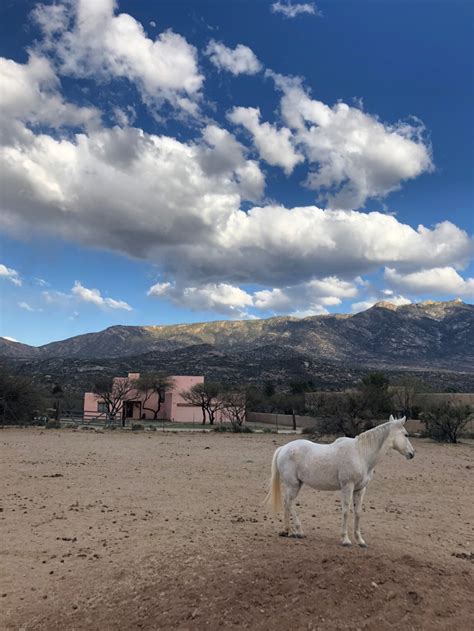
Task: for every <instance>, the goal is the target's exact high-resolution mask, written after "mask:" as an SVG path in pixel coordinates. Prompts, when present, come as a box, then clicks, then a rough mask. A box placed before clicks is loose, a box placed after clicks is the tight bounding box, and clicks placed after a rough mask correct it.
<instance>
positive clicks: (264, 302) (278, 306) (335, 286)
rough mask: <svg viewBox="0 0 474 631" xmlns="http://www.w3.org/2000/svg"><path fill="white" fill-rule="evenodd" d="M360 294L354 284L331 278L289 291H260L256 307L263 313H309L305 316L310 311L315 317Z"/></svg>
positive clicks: (255, 297)
mask: <svg viewBox="0 0 474 631" xmlns="http://www.w3.org/2000/svg"><path fill="white" fill-rule="evenodd" d="M357 293H358V290H357V287H356V285H355V284H354V283H352V282H347V281H343V280H340V279H339V278H337V277H334V276H332V277H327V278H323V279H322V280H318V279H313V280H311V281H308V282H306V283H299V284H297V285H293V286H289V287H284V288H278V287H276V288H273V289H271V290H268V289H263V290H261V291H257V292H255V294H254V305H255V307H256V308H257V309H261V310H263V311H272V312H277V313H289V312H291V313H296V312H298V313H299V314H301V313H306V315H310V314H309V311H311V312H312V313H311V314H312V315H316V314H318V313H327V309H326V307H329V306H337V305H339V304H341V301H342V300H341V299H342V298H353V297H354V296H356V295H357ZM299 317H305V316H301V315H300V316H299Z"/></svg>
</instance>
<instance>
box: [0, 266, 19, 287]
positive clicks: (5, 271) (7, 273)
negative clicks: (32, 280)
mask: <svg viewBox="0 0 474 631" xmlns="http://www.w3.org/2000/svg"><path fill="white" fill-rule="evenodd" d="M0 278H6V279H7V280H9V281H10V282H11V283H13V284H14V285H16V286H17V287H21V285H22V284H23V281H22V280H21V278H20V274H19V273H18V272H17V271H16V269H12V268H11V267H7V266H6V265H4V264H3V263H0Z"/></svg>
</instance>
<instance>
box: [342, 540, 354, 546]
mask: <svg viewBox="0 0 474 631" xmlns="http://www.w3.org/2000/svg"><path fill="white" fill-rule="evenodd" d="M341 543H342V545H343V546H344V547H345V548H349V547H350V546H351V545H352V541H342V542H341Z"/></svg>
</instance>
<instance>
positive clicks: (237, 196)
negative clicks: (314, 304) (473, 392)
mask: <svg viewBox="0 0 474 631" xmlns="http://www.w3.org/2000/svg"><path fill="white" fill-rule="evenodd" d="M0 170H1V172H2V186H1V187H0V203H1V206H2V215H1V217H0V226H1V227H2V228H3V229H4V230H6V231H8V232H9V233H11V234H14V235H15V234H16V235H18V234H25V233H26V234H30V233H31V230H37V231H39V232H40V231H41V232H43V233H48V234H55V235H57V236H60V237H63V238H66V239H70V240H74V241H79V242H80V243H83V244H86V245H88V246H90V245H93V246H98V247H102V248H109V249H113V250H116V251H119V252H123V253H127V254H129V255H132V256H135V257H139V258H146V259H149V260H152V261H154V262H156V263H159V264H161V265H162V267H163V271H164V272H167V273H170V274H173V275H179V276H180V277H182V278H184V279H187V280H186V283H187V281H189V280H191V281H192V282H193V283H195V282H199V283H203V282H204V283H206V282H213V283H214V282H215V283H219V282H226V283H230V284H235V283H237V284H241V283H258V284H262V285H267V286H271V287H282V286H283V285H285V284H286V285H288V284H297V283H299V282H304V281H308V280H311V279H312V278H324V277H326V276H332V275H335V276H339V277H346V276H347V275H350V276H351V277H354V276H355V275H357V274H364V273H367V272H370V271H373V270H376V269H379V268H380V267H393V268H396V269H397V270H400V271H403V272H404V273H407V272H411V271H415V270H417V269H425V268H433V267H444V266H454V267H458V266H460V265H463V264H465V263H466V262H467V261H468V260H469V258H470V257H471V256H472V253H473V241H472V239H470V238H469V236H468V235H467V234H466V232H465V231H463V230H461V229H460V228H458V227H456V226H455V225H454V224H453V223H451V222H449V221H445V222H442V223H439V224H437V225H436V226H434V227H425V226H423V225H420V226H418V228H416V229H415V228H413V227H411V226H409V225H407V224H403V223H401V222H399V221H398V220H397V219H396V218H395V217H392V216H389V215H386V214H383V213H378V212H372V213H361V212H357V211H343V210H323V209H321V208H318V207H316V206H306V207H295V208H285V207H283V206H280V205H277V204H275V205H272V204H267V205H263V206H254V207H252V208H250V209H249V210H248V211H247V212H244V211H243V210H242V201H243V199H250V200H251V199H255V198H256V197H258V196H259V195H260V194H261V192H262V190H263V183H264V180H263V175H262V174H261V172H260V170H259V168H258V165H257V164H256V163H255V162H254V161H251V160H247V159H246V157H245V155H244V150H243V148H242V147H241V145H240V144H239V143H238V142H237V141H236V140H235V138H234V137H233V136H232V135H231V134H229V132H227V131H225V130H222V129H220V128H218V127H216V126H212V125H211V126H208V127H207V128H206V129H205V130H204V133H203V138H202V139H201V140H200V141H188V142H181V141H178V140H176V139H175V138H171V137H169V136H163V135H161V136H158V135H154V134H146V133H144V132H143V131H142V130H140V129H136V128H123V129H121V128H118V127H115V128H113V129H98V130H94V131H89V132H88V133H79V134H76V135H74V136H72V137H70V138H67V139H56V138H53V137H52V136H50V135H47V134H44V133H40V132H37V133H35V132H34V131H32V130H29V129H26V128H23V129H22V133H21V135H19V136H18V137H16V138H15V140H14V141H12V142H11V143H9V142H5V143H4V144H3V146H0ZM270 227H271V229H270ZM187 284H189V283H187Z"/></svg>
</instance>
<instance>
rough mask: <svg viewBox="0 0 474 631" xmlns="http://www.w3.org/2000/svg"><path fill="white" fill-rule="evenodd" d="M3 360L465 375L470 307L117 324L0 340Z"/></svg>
mask: <svg viewBox="0 0 474 631" xmlns="http://www.w3.org/2000/svg"><path fill="white" fill-rule="evenodd" d="M0 361H1V363H3V365H5V362H8V363H10V364H11V365H14V366H17V367H18V366H23V368H24V369H25V370H26V367H27V366H28V372H33V373H36V374H40V373H41V374H45V373H48V374H50V373H56V372H57V369H58V367H59V366H62V368H61V370H63V371H66V372H68V373H71V374H72V373H73V372H74V371H76V372H77V373H78V374H79V373H88V372H92V371H96V372H97V371H101V370H107V371H109V370H110V371H111V370H115V371H116V374H118V371H119V370H120V371H122V372H123V370H127V369H129V370H131V371H133V370H142V371H144V370H157V369H163V370H164V369H166V370H167V371H168V372H173V373H174V374H180V373H184V374H186V373H187V374H192V373H194V374H205V375H206V376H211V375H212V377H213V378H216V377H218V376H219V373H221V374H222V375H225V378H226V379H229V380H231V379H244V380H250V381H255V380H259V381H263V380H271V379H274V380H276V381H282V382H283V381H285V380H287V381H289V380H291V379H293V378H299V379H303V378H310V377H311V376H314V375H321V376H322V378H324V379H323V381H324V383H326V384H329V383H330V382H331V379H334V380H336V381H337V379H338V377H337V375H338V374H339V375H340V376H342V375H343V374H344V375H346V377H347V379H352V376H353V375H355V374H356V373H357V374H358V373H359V372H360V371H363V370H370V369H384V370H390V371H394V370H399V371H400V370H402V371H403V370H409V371H412V370H415V371H429V372H433V371H435V372H436V371H444V372H449V373H452V374H455V373H457V374H461V373H462V374H463V375H471V374H474V306H473V305H470V304H465V303H463V302H461V301H449V302H433V301H426V302H423V303H418V304H410V305H403V306H396V305H393V304H391V303H387V302H381V303H377V304H376V305H374V306H373V307H371V308H370V309H367V310H366V311H363V312H360V313H357V314H353V315H347V314H341V315H338V314H337V315H323V316H311V317H308V318H304V319H297V318H293V317H276V318H270V319H267V320H243V321H217V322H204V323H196V324H179V325H171V326H146V327H140V326H113V327H110V328H108V329H105V330H104V331H100V332H98V333H87V334H85V335H80V336H76V337H72V338H69V339H67V340H63V341H60V342H52V343H50V344H46V345H44V346H41V347H38V348H35V347H29V346H27V345H22V344H16V343H15V342H11V341H9V340H3V339H0ZM351 375H352V376H351ZM344 379H345V377H344ZM463 380H464V381H465V379H464V377H463ZM464 381H463V382H464Z"/></svg>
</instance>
